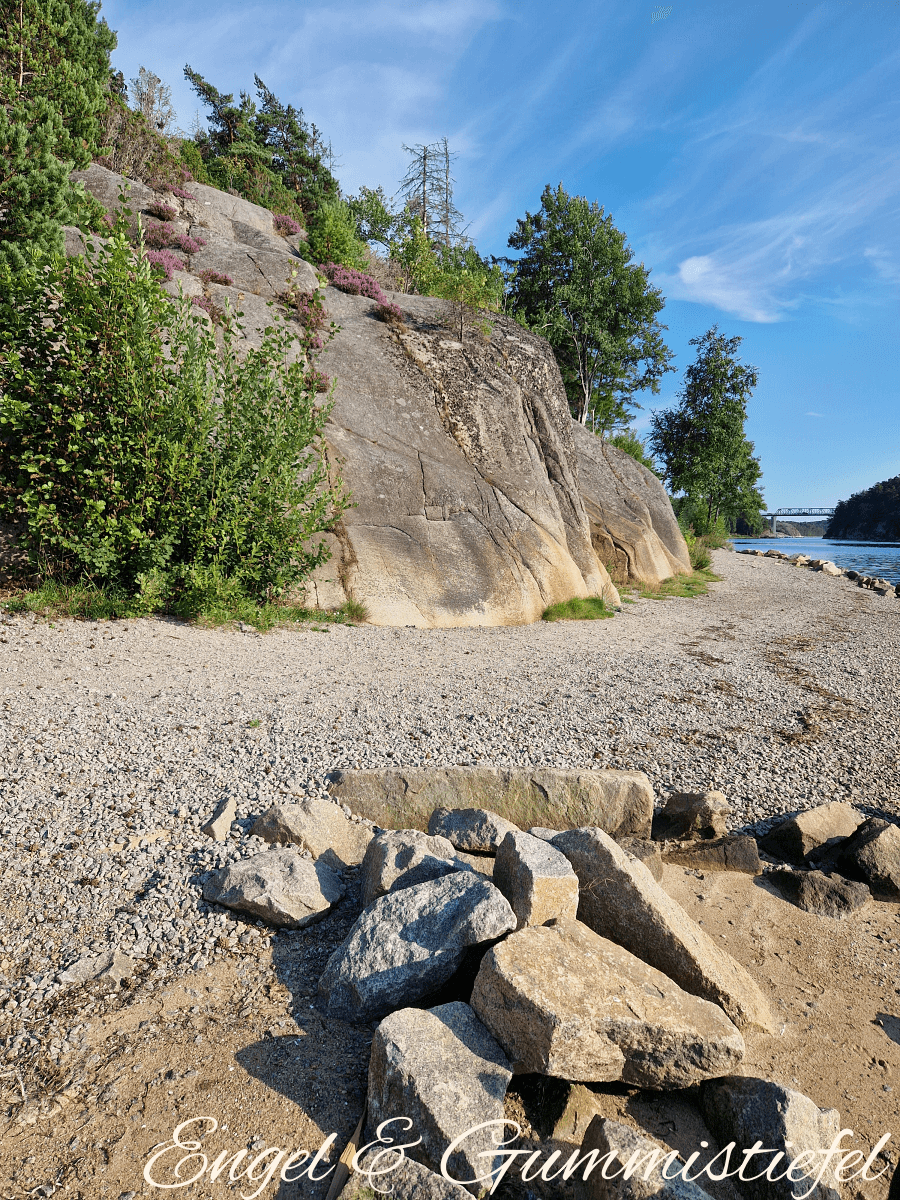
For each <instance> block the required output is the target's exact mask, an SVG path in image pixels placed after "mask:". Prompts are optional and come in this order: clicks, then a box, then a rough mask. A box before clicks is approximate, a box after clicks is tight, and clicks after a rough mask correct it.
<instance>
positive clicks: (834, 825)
mask: <svg viewBox="0 0 900 1200" xmlns="http://www.w3.org/2000/svg"><path fill="white" fill-rule="evenodd" d="M863 820H864V818H863V816H862V814H861V813H859V812H857V810H856V809H855V808H854V807H853V805H852V804H846V803H844V802H843V801H838V800H835V801H832V802H831V803H830V804H820V805H818V806H817V807H816V808H809V809H807V810H806V812H801V813H797V815H796V816H793V817H788V818H787V819H786V820H784V821H779V822H778V824H777V825H775V826H774V828H772V829H770V830H769V832H768V833H767V834H766V835H765V836H764V837H762V838H760V840H759V845H760V849H762V850H764V851H765V852H766V853H767V854H771V855H772V856H773V858H781V859H784V860H785V861H787V862H795V863H801V862H803V861H804V859H805V858H806V857H807V856H808V855H810V854H812V853H813V851H816V850H819V851H822V850H825V849H827V848H828V846H829V844H831V845H834V844H836V843H837V842H838V841H839V840H840V839H841V838H846V837H850V835H851V834H852V833H854V832H855V831H856V830H857V829H858V828H859V826H860V825H861V824H862V822H863Z"/></svg>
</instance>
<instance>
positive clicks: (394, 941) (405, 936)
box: [319, 871, 516, 1111]
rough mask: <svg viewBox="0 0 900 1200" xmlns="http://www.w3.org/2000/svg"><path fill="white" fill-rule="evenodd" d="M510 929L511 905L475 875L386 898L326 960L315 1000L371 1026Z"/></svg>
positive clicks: (336, 1014)
mask: <svg viewBox="0 0 900 1200" xmlns="http://www.w3.org/2000/svg"><path fill="white" fill-rule="evenodd" d="M515 927H516V917H515V913H514V912H513V910H512V909H511V908H510V906H509V904H508V902H507V901H506V900H505V899H504V897H503V896H502V895H501V894H500V892H498V891H497V889H496V888H495V887H494V886H493V884H492V883H489V882H488V880H486V879H484V878H483V877H482V876H481V875H477V874H475V872H474V871H472V872H469V871H466V872H462V871H457V872H454V873H453V874H452V875H445V876H444V877H443V878H441V879H432V880H429V881H428V882H427V883H419V884H416V885H415V887H410V888H403V889H402V890H400V891H399V892H390V893H389V894H388V895H387V896H380V897H379V898H378V899H377V900H375V901H374V902H373V903H372V904H370V905H369V907H368V908H367V909H366V910H365V912H364V913H363V914H362V915H361V916H360V917H359V919H358V920H357V922H356V924H355V925H354V926H353V928H352V929H351V930H350V933H349V934H348V935H347V937H346V938H345V940H344V941H343V942H342V943H341V945H340V946H338V948H337V949H336V950H335V951H334V953H333V954H332V955H331V957H330V958H329V960H328V962H327V963H326V965H325V971H324V973H323V975H322V978H321V979H320V980H319V993H320V994H321V995H322V997H323V998H324V1001H325V1006H326V1008H327V1011H328V1013H329V1015H330V1016H332V1017H337V1018H339V1019H341V1020H344V1021H357V1022H359V1021H372V1020H376V1019H377V1018H379V1017H382V1016H384V1015H385V1013H388V1012H390V1011H391V1009H394V1008H399V1007H402V1006H403V1005H405V1004H414V1003H415V1002H416V1001H417V1000H420V999H421V998H422V997H423V996H427V995H429V994H430V993H431V992H433V991H435V990H436V989H437V988H439V987H440V986H441V985H442V984H444V983H446V982H447V980H448V979H449V978H450V977H451V975H453V974H454V972H455V971H456V970H457V968H458V967H459V965H460V964H461V962H462V960H463V958H464V956H465V953H466V950H467V949H468V948H469V947H471V946H477V945H480V944H481V943H482V942H491V941H493V940H494V939H495V938H499V937H502V936H503V935H504V933H509V932H510V930H512V929H515ZM398 1111H399V1110H398Z"/></svg>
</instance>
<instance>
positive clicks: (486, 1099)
mask: <svg viewBox="0 0 900 1200" xmlns="http://www.w3.org/2000/svg"><path fill="white" fill-rule="evenodd" d="M511 1078H512V1072H511V1070H510V1067H509V1063H508V1062H507V1060H506V1057H505V1055H504V1054H503V1051H502V1050H501V1048H500V1047H499V1046H498V1045H497V1043H496V1042H495V1041H494V1039H493V1038H492V1037H491V1035H490V1033H489V1032H488V1031H487V1030H486V1029H485V1027H484V1026H483V1025H482V1024H481V1022H480V1021H479V1020H478V1018H477V1017H476V1016H475V1014H474V1013H473V1012H472V1010H471V1008H469V1006H468V1004H461V1003H454V1004H441V1005H439V1006H438V1007H437V1008H432V1009H429V1010H427V1011H424V1012H423V1011H422V1010H421V1009H417V1008H405V1009H401V1010H400V1011H399V1012H395V1013H392V1014H391V1016H389V1017H386V1018H385V1020H383V1021H382V1022H381V1024H380V1025H379V1026H378V1028H377V1030H376V1031H375V1036H374V1038H373V1039H372V1056H371V1059H370V1062H369V1092H368V1120H369V1124H370V1125H371V1126H372V1128H375V1129H377V1127H378V1125H379V1124H380V1123H381V1122H382V1121H387V1120H390V1119H391V1118H396V1117H398V1116H403V1117H408V1118H409V1119H410V1120H411V1121H412V1127H411V1132H410V1136H409V1137H408V1138H407V1137H404V1139H403V1140H404V1141H412V1140H413V1138H414V1137H415V1136H416V1135H418V1136H419V1137H421V1138H422V1143H421V1145H418V1146H415V1147H413V1148H412V1149H411V1150H409V1151H408V1153H409V1154H410V1156H411V1157H414V1158H416V1159H417V1160H418V1161H420V1162H422V1163H423V1164H424V1165H425V1166H427V1167H429V1168H430V1169H431V1170H432V1171H440V1169H441V1160H442V1158H443V1156H444V1154H445V1152H446V1151H447V1150H448V1149H449V1147H450V1145H451V1144H452V1143H453V1141H454V1140H455V1139H456V1138H458V1137H459V1136H460V1135H461V1134H464V1133H466V1131H467V1130H470V1129H473V1128H474V1127H475V1126H477V1125H481V1124H482V1123H484V1122H486V1121H502V1120H503V1117H504V1111H503V1099H504V1096H505V1095H506V1089H507V1087H508V1085H509V1081H510V1079H511ZM395 1128H396V1127H395ZM495 1148H496V1142H495V1141H494V1140H493V1139H492V1138H491V1137H490V1131H487V1130H481V1131H480V1132H479V1133H476V1134H471V1135H470V1136H469V1137H467V1138H466V1139H465V1140H464V1141H463V1142H462V1143H461V1145H460V1147H459V1149H458V1150H457V1151H456V1152H454V1153H453V1154H451V1155H450V1156H449V1158H448V1161H447V1173H448V1174H449V1175H450V1177H451V1178H452V1179H454V1180H466V1181H468V1180H471V1179H475V1178H477V1177H479V1176H485V1177H488V1176H489V1175H490V1172H491V1171H492V1170H493V1167H494V1162H493V1160H492V1159H491V1158H479V1157H478V1156H479V1154H480V1153H481V1152H483V1151H488V1150H493V1149H495Z"/></svg>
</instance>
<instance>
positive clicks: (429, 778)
mask: <svg viewBox="0 0 900 1200" xmlns="http://www.w3.org/2000/svg"><path fill="white" fill-rule="evenodd" d="M329 790H330V792H331V794H332V795H333V796H334V797H335V799H337V800H340V801H341V802H342V803H344V804H349V806H350V807H351V808H352V809H353V811H354V812H356V813H360V814H361V815H362V816H367V817H370V818H371V819H372V820H373V821H376V822H377V823H378V824H380V825H382V826H383V827H385V828H387V827H388V826H392V827H394V828H397V829H402V828H408V827H410V826H416V827H417V828H424V827H425V825H426V824H427V822H428V818H429V816H430V815H431V813H432V812H433V811H434V810H435V809H436V808H449V809H458V808H487V809H490V810H493V811H495V812H498V813H501V814H502V813H511V814H512V813H514V814H516V815H517V819H518V818H521V821H522V824H523V825H526V824H527V825H540V826H545V825H556V826H557V827H558V828H561V829H567V828H569V827H570V826H572V825H580V826H583V825H591V826H596V827H597V828H599V829H603V830H605V831H606V832H607V833H608V834H610V835H611V836H612V837H627V836H634V837H649V835H650V821H651V818H652V816H653V786H652V784H651V783H650V780H649V779H648V778H647V776H646V775H645V774H644V773H643V771H608V770H596V771H592V770H588V771H578V770H572V771H568V770H556V769H551V768H548V769H546V770H521V769H518V768H504V767H408V768H402V767H391V768H386V769H382V768H377V769H373V770H362V771H352V770H350V771H334V772H333V773H332V774H331V775H330V776H329ZM512 827H513V828H515V826H512ZM500 840H501V841H502V838H501V839H500Z"/></svg>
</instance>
